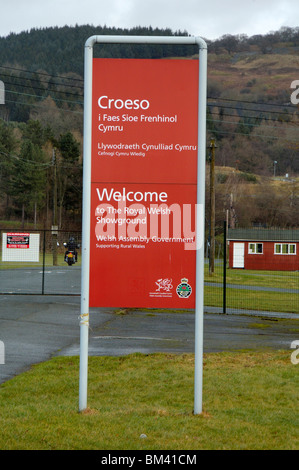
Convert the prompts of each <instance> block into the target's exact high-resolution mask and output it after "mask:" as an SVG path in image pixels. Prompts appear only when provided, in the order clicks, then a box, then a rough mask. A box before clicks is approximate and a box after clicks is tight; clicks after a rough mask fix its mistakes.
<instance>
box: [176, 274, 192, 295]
mask: <svg viewBox="0 0 299 470" xmlns="http://www.w3.org/2000/svg"><path fill="white" fill-rule="evenodd" d="M176 293H177V294H178V296H179V297H181V299H187V298H188V297H190V295H191V293H192V287H191V286H190V284H188V279H186V278H183V279H181V283H180V284H179V285H178V286H177V288H176Z"/></svg>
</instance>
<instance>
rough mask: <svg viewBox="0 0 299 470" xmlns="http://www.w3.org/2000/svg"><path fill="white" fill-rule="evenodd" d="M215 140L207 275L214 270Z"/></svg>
mask: <svg viewBox="0 0 299 470" xmlns="http://www.w3.org/2000/svg"><path fill="white" fill-rule="evenodd" d="M215 148H217V145H216V144H215V139H211V143H210V150H211V151H210V257H209V273H210V274H214V270H215Z"/></svg>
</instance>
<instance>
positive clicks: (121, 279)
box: [89, 59, 198, 308]
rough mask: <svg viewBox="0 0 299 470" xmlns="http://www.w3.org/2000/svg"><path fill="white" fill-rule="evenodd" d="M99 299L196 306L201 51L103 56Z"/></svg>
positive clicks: (96, 213) (95, 175)
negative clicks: (190, 56)
mask: <svg viewBox="0 0 299 470" xmlns="http://www.w3.org/2000/svg"><path fill="white" fill-rule="evenodd" d="M92 96H93V102H92V160H91V238H90V295H89V299H90V300H89V302H90V306H91V307H97V306H100V307H117V306H121V307H148V308H154V307H159V308H194V306H195V260H196V251H195V214H196V212H195V211H196V191H197V129H198V125H197V120H198V62H197V60H136V59H132V60H130V59H93V91H92Z"/></svg>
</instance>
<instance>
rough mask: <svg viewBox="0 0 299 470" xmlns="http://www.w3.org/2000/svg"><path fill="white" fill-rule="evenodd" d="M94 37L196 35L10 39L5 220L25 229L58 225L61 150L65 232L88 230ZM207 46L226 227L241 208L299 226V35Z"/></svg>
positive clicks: (143, 48) (159, 54)
mask: <svg viewBox="0 0 299 470" xmlns="http://www.w3.org/2000/svg"><path fill="white" fill-rule="evenodd" d="M93 35H140V36H142V35H144V36H150V35H155V36H159V35H161V36H173V35H188V32H186V31H184V32H180V31H176V32H173V31H171V30H170V29H154V28H150V27H148V28H142V27H136V28H133V29H128V30H121V29H117V28H107V27H105V26H104V27H93V26H88V25H86V26H75V27H67V26H65V27H63V28H58V27H54V28H46V29H33V30H31V31H28V32H23V33H21V34H10V35H9V36H7V37H2V38H1V37H0V80H1V81H3V82H4V84H5V105H1V106H0V219H1V217H2V219H3V218H8V217H12V218H20V217H21V216H22V220H23V221H24V220H25V219H26V217H27V218H28V220H29V219H31V220H32V219H33V218H35V219H37V221H40V223H41V221H43V224H45V226H47V227H48V226H49V224H50V219H51V210H50V209H51V207H52V205H51V204H52V202H51V197H52V196H51V195H52V187H53V180H52V179H51V178H52V176H51V174H52V173H51V170H52V169H53V165H54V164H53V162H54V157H53V148H55V149H56V152H57V155H56V157H55V158H56V160H55V162H56V165H57V175H58V179H59V184H58V189H59V191H58V192H59V194H58V205H59V214H60V221H61V222H60V223H59V225H60V226H61V224H65V226H66V225H67V224H68V226H69V224H70V223H76V224H79V223H81V214H80V210H81V209H80V201H81V182H82V180H81V162H82V127H83V126H82V124H83V66H84V45H85V42H86V40H87V39H88V38H89V37H90V36H93ZM206 41H207V43H208V96H207V97H208V101H207V104H208V106H207V131H208V132H207V147H209V144H210V139H211V138H215V139H216V143H217V149H216V155H215V163H216V167H218V168H220V170H219V174H218V176H217V181H216V184H217V190H216V194H217V198H218V199H217V201H216V202H217V214H218V215H219V217H218V216H217V217H218V218H219V223H220V225H221V224H222V221H223V214H224V213H225V211H226V210H230V211H232V201H233V204H234V207H233V210H234V211H235V213H236V216H237V218H238V223H239V224H240V226H241V225H242V224H243V226H245V225H248V226H249V225H250V224H252V223H261V224H268V225H269V226H273V224H275V225H281V226H298V220H299V197H298V194H299V190H298V184H299V179H298V175H299V137H298V125H299V114H298V105H296V104H294V103H292V102H291V93H292V89H291V83H292V82H293V81H296V80H299V72H298V70H299V54H298V52H299V27H298V28H282V29H280V30H279V31H276V32H271V33H269V34H265V35H257V36H252V37H247V36H244V35H240V36H232V35H225V36H223V37H221V38H219V39H217V40H215V41H210V40H209V39H207V38H206ZM197 53H198V50H197V47H193V46H188V47H186V46H177V45H167V46H163V47H162V46H158V45H142V44H139V45H134V46H133V45H130V44H126V45H125V44H122V45H120V44H114V45H97V47H95V48H94V55H95V57H123V58H157V59H159V58H168V57H169V58H174V57H188V58H194V57H195V55H197ZM297 96H298V93H297V94H296V97H297ZM207 156H208V155H207ZM33 167H35V168H36V169H37V170H38V171H37V170H36V171H34V172H33V171H32V168H33ZM66 168H67V172H66V171H65V169H66ZM227 168H229V171H228V172H227V171H226V169H227ZM286 175H288V177H286ZM273 176H274V178H273ZM278 179H280V180H281V181H282V182H283V184H285V185H284V189H283V190H282V188H281V186H279V188H278V189H277V187H276V186H275V185H273V184H272V183H277V182H278ZM244 182H245V183H244ZM244 184H245V187H244ZM249 184H251V186H252V187H253V188H252V189H251V191H252V192H251V193H250V196H248V194H249V189H248V187H249ZM45 188H46V189H45ZM207 188H208V186H207ZM265 188H266V189H265ZM232 195H233V198H232ZM265 195H267V198H268V199H267V201H266V197H265ZM265 202H267V204H265ZM244 207H246V209H245V210H244ZM21 209H22V214H21ZM78 221H80V222H78ZM221 226H222V225H221Z"/></svg>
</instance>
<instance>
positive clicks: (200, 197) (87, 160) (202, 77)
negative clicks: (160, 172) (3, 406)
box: [79, 36, 207, 414]
mask: <svg viewBox="0 0 299 470" xmlns="http://www.w3.org/2000/svg"><path fill="white" fill-rule="evenodd" d="M96 43H98V44H104V43H106V44H120V43H122V44H125V43H127V44H183V45H195V44H197V45H198V47H199V102H198V151H197V152H198V153H197V158H198V161H197V171H198V173H197V175H198V176H197V230H196V306H195V374H194V375H195V380H194V414H199V413H201V412H202V373H203V301H204V299H203V290H204V242H203V240H204V207H205V161H206V156H205V151H206V88H207V45H206V43H205V41H204V40H203V39H202V38H200V37H188V36H91V37H90V38H88V39H87V41H86V43H85V56H84V131H83V132H84V143H83V206H82V210H83V216H82V273H81V314H80V372H79V373H80V377H79V410H80V411H83V410H84V409H86V408H87V375H88V329H89V248H90V247H89V243H90V188H91V128H92V118H91V111H92V60H93V46H94V44H96Z"/></svg>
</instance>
